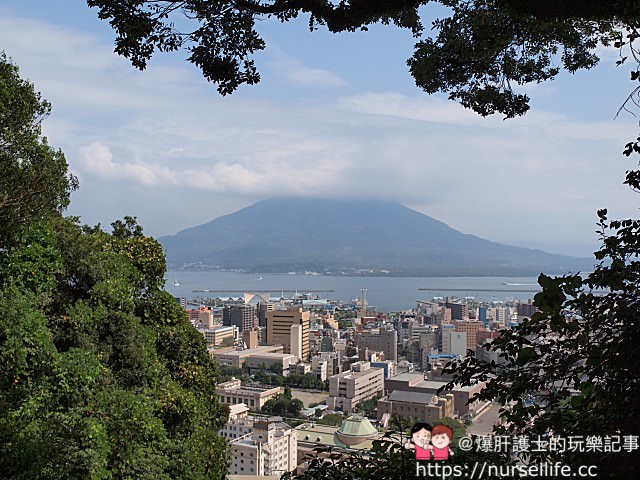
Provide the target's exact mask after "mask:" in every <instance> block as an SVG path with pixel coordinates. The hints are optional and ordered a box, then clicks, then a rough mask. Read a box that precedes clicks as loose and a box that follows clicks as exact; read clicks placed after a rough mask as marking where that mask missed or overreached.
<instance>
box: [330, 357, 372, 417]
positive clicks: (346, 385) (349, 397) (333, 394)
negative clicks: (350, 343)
mask: <svg viewBox="0 0 640 480" xmlns="http://www.w3.org/2000/svg"><path fill="white" fill-rule="evenodd" d="M383 391H384V370H383V369H382V368H372V367H371V364H370V363H369V362H356V363H353V364H352V365H351V369H350V370H349V371H346V372H344V373H341V374H339V375H333V376H332V377H329V397H328V398H327V406H328V407H329V408H331V409H333V410H342V411H344V412H347V413H351V412H353V410H354V409H355V407H356V406H357V405H358V404H359V403H360V402H362V401H364V400H369V399H371V398H375V397H377V396H380V395H382V393H383Z"/></svg>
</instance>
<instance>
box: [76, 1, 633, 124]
mask: <svg viewBox="0 0 640 480" xmlns="http://www.w3.org/2000/svg"><path fill="white" fill-rule="evenodd" d="M87 3H88V5H89V6H91V7H96V8H98V16H99V17H100V18H101V19H103V20H108V21H109V23H110V25H111V26H112V27H113V29H114V30H115V32H116V40H115V50H116V52H117V53H118V54H120V55H123V56H124V57H126V58H128V59H130V60H131V62H132V64H133V65H134V66H135V67H137V68H140V69H144V68H145V67H146V64H147V62H148V61H149V60H150V59H151V57H152V55H153V54H154V52H155V51H156V50H157V51H161V52H165V51H174V50H178V49H185V50H186V51H187V52H188V53H189V57H188V60H189V61H190V62H192V63H193V64H195V65H196V66H197V67H199V68H200V69H201V70H202V73H203V75H204V76H205V77H206V78H207V79H208V80H210V81H212V82H213V83H215V84H217V85H218V91H219V92H220V93H221V94H229V93H232V92H233V91H234V90H235V89H236V88H237V87H238V86H239V85H241V84H245V83H246V84H255V83H257V82H258V81H259V80H260V75H259V73H258V71H257V69H256V67H255V64H254V61H253V60H252V59H251V55H252V54H253V53H254V52H255V51H258V50H262V49H264V48H265V43H264V41H263V40H262V39H261V38H260V36H259V35H258V33H257V31H256V29H255V24H256V21H258V20H260V19H262V18H265V17H275V18H277V19H279V20H280V21H282V22H286V21H289V20H292V19H294V18H297V17H298V16H300V15H308V16H309V28H310V30H315V29H317V28H318V27H320V26H323V27H326V28H327V29H328V30H329V31H330V32H333V33H337V32H353V31H356V30H366V29H367V26H368V25H371V24H374V23H383V24H390V23H393V24H394V25H396V26H398V27H400V28H406V29H409V30H410V31H411V32H412V33H413V35H414V36H415V37H416V38H419V37H421V36H422V37H423V38H422V39H420V40H419V41H418V42H417V44H416V45H415V53H414V55H413V56H412V58H411V59H410V60H409V61H408V64H409V67H410V70H411V73H412V75H413V76H414V78H415V80H416V84H417V85H418V86H419V87H421V88H422V89H424V90H425V91H426V92H428V93H434V92H447V93H448V94H449V97H450V98H451V99H455V100H458V101H460V102H461V103H462V105H464V106H465V107H468V108H471V109H473V110H474V111H476V112H478V113H480V114H481V115H489V114H492V113H495V112H500V113H502V114H504V115H505V116H506V117H513V116H516V115H522V114H524V113H525V112H526V111H527V110H528V108H529V105H528V102H529V98H528V97H527V95H525V94H521V93H517V92H516V91H515V90H514V87H515V86H517V85H522V84H525V83H530V82H542V81H545V80H549V79H552V78H554V77H555V76H556V75H557V74H558V73H559V72H560V70H561V69H563V68H564V69H566V70H567V71H569V72H571V73H573V72H575V71H577V70H578V69H582V68H586V69H588V68H592V67H593V66H594V65H595V64H596V63H597V61H598V56H597V53H596V50H595V49H596V47H597V45H598V44H604V45H609V44H614V45H615V46H616V47H620V48H622V47H623V46H625V45H627V46H632V45H633V43H634V41H635V40H636V39H637V38H638V33H637V30H636V27H637V22H638V20H640V16H639V14H638V11H639V9H638V3H639V2H638V1H637V0H626V1H617V0H609V1H598V0H587V1H575V0H558V1H551V0H543V1H540V2H527V1H524V0H442V1H440V2H430V0H391V1H389V0H345V1H341V2H335V3H334V2H328V1H326V0H266V1H264V2H261V1H258V0H223V1H211V0H209V1H206V0H205V1H197V2H195V1H190V0H180V1H169V0H166V1H156V0H153V1H144V0H140V1H136V2H131V1H129V0H116V1H113V0H87ZM429 3H438V4H441V5H443V6H445V7H446V8H447V10H446V11H447V14H445V16H444V17H442V18H438V19H434V20H433V22H432V26H433V29H432V30H433V31H434V32H435V35H434V36H433V38H432V37H431V36H429V35H425V32H424V27H423V25H422V22H421V14H422V15H424V14H425V10H419V9H420V8H421V7H423V6H425V5H427V4H429ZM176 25H180V26H184V29H183V30H179V29H178V27H177V26H176ZM627 34H628V35H627ZM621 52H622V50H621ZM630 54H633V52H630ZM624 58H625V57H624V55H622V54H621V60H620V61H621V62H622V61H624Z"/></svg>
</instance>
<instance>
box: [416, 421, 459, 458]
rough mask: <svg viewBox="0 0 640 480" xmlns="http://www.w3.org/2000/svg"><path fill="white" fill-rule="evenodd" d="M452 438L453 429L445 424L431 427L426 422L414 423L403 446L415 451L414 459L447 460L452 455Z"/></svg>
mask: <svg viewBox="0 0 640 480" xmlns="http://www.w3.org/2000/svg"><path fill="white" fill-rule="evenodd" d="M452 440H453V430H451V428H450V427H448V426H446V425H436V426H434V427H431V425H429V424H428V423H416V424H415V425H414V426H413V428H412V429H411V439H410V440H408V441H407V442H406V443H405V445H404V446H405V448H408V449H411V450H414V451H415V453H416V460H447V459H448V458H449V456H450V455H453V450H452V449H451V448H450V445H451V441H452Z"/></svg>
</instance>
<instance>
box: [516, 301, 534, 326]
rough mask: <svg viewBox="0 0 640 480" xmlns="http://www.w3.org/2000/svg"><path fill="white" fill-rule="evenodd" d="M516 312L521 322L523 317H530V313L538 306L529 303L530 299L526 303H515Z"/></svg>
mask: <svg viewBox="0 0 640 480" xmlns="http://www.w3.org/2000/svg"><path fill="white" fill-rule="evenodd" d="M516 309H517V313H518V321H519V322H521V321H522V320H524V319H525V318H531V315H533V314H534V313H536V312H537V311H538V307H536V306H534V305H533V304H532V303H531V299H529V301H528V302H527V303H518V304H517V305H516Z"/></svg>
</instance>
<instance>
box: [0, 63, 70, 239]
mask: <svg viewBox="0 0 640 480" xmlns="http://www.w3.org/2000/svg"><path fill="white" fill-rule="evenodd" d="M50 113H51V105H50V104H49V103H48V102H47V101H46V100H43V99H42V98H41V96H40V94H39V93H37V92H36V91H35V90H34V87H33V85H32V84H31V83H29V82H28V81H26V80H23V79H21V78H20V74H19V70H18V67H17V66H15V65H14V64H13V63H11V61H10V60H9V59H7V56H6V55H5V53H4V52H1V53H0V242H2V243H5V242H7V241H9V239H11V238H12V237H14V236H15V235H16V234H17V232H19V231H20V230H21V229H22V228H24V227H25V226H26V225H28V224H29V223H30V222H33V221H37V220H39V219H42V218H46V217H47V216H50V215H52V214H59V213H61V212H62V211H63V210H64V209H65V208H66V207H67V205H68V204H69V197H70V194H71V192H72V191H73V190H75V189H76V188H77V180H76V178H75V177H74V176H73V175H70V174H68V172H67V162H66V160H65V158H64V155H63V154H62V152H61V151H60V150H56V149H54V148H52V147H50V146H49V145H48V143H47V139H46V138H44V137H43V136H42V129H41V123H42V121H43V120H44V119H45V118H47V117H48V116H49V114H50Z"/></svg>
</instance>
